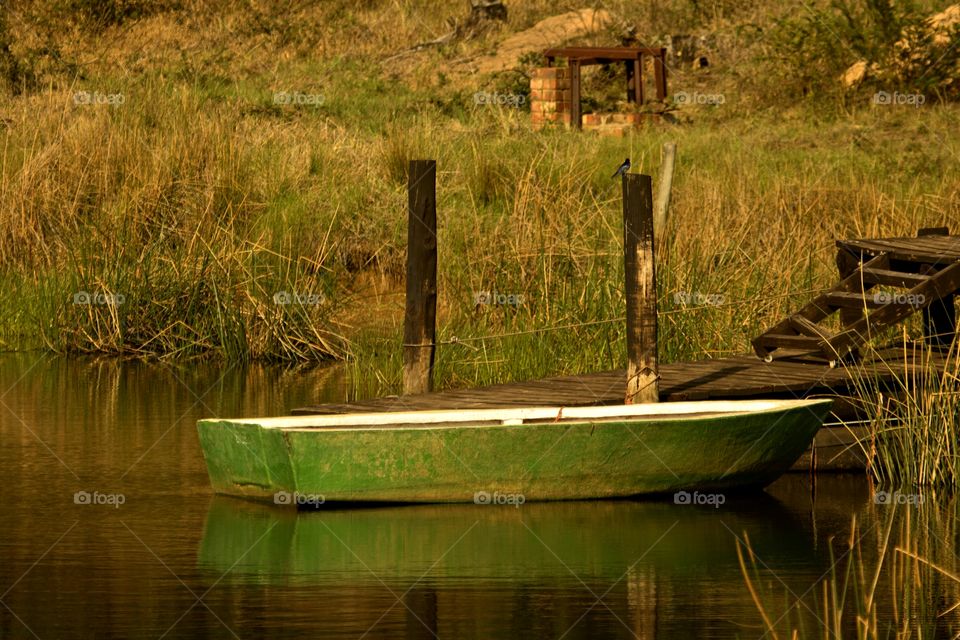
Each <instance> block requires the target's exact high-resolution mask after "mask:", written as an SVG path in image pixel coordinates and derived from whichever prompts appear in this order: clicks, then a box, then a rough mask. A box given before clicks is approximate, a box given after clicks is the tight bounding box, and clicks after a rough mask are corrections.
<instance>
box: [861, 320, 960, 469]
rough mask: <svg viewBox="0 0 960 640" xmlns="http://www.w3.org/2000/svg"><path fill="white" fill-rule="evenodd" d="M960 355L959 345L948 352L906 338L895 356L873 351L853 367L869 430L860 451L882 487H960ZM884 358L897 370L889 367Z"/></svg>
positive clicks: (871, 349) (894, 351) (895, 352)
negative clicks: (884, 377)
mask: <svg viewBox="0 0 960 640" xmlns="http://www.w3.org/2000/svg"><path fill="white" fill-rule="evenodd" d="M897 352H899V353H897ZM957 354H958V344H957V342H956V341H955V342H954V343H953V345H952V346H951V348H950V349H949V350H947V351H945V352H944V351H941V350H939V349H931V348H929V347H928V346H927V345H926V344H924V343H923V342H921V341H913V340H909V339H907V338H906V336H904V337H903V338H902V339H901V341H900V346H899V347H898V348H896V349H893V350H889V351H883V352H878V351H877V349H876V348H875V347H872V346H870V345H868V346H867V348H866V350H865V352H864V354H863V355H862V360H861V362H860V363H852V364H850V365H848V367H849V368H851V369H852V371H853V381H854V388H853V394H852V397H851V398H849V400H850V402H851V403H852V404H853V405H854V406H856V407H857V408H858V410H859V412H860V413H861V414H862V415H863V416H864V417H865V419H866V421H867V424H868V428H867V430H866V432H863V435H862V437H861V439H860V443H859V446H860V447H861V449H862V451H863V454H864V456H865V458H866V460H867V464H868V469H869V470H870V472H871V474H872V475H873V477H874V478H875V479H876V480H877V481H878V482H880V483H881V484H883V485H886V486H901V485H909V486H914V487H936V488H955V487H957V486H958V485H960V450H958V449H960V442H958V431H957V425H958V424H960V387H958V383H960V377H958V374H960V363H958V359H957ZM884 356H887V357H888V360H889V361H895V362H896V364H888V363H887V361H885V360H884ZM889 356H895V358H894V357H889ZM875 367H876V368H878V369H879V371H880V372H882V373H885V374H886V375H887V377H888V381H887V382H883V383H881V382H879V381H878V380H877V379H876V378H875V377H874V376H873V375H872V373H871V372H872V371H873V370H874V368H875Z"/></svg>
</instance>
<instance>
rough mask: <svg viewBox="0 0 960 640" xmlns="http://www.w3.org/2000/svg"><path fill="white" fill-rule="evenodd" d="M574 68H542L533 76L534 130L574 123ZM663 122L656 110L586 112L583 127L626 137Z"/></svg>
mask: <svg viewBox="0 0 960 640" xmlns="http://www.w3.org/2000/svg"><path fill="white" fill-rule="evenodd" d="M570 80H571V78H570V68H569V67H563V68H557V67H541V68H539V69H534V70H533V76H532V77H531V79H530V120H531V123H532V124H533V128H534V130H537V129H542V128H543V127H545V126H549V125H551V124H557V125H563V126H566V127H569V126H570V125H571V124H573V123H572V121H571V113H572V111H573V109H572V107H571V105H572V91H571V88H570ZM659 121H660V116H659V114H656V113H639V112H637V113H585V114H583V115H582V116H581V125H580V128H582V129H589V130H593V131H596V132H597V133H600V134H603V135H613V136H624V135H626V134H627V132H628V131H629V130H630V129H635V128H638V127H643V126H644V125H646V124H650V123H656V122H659Z"/></svg>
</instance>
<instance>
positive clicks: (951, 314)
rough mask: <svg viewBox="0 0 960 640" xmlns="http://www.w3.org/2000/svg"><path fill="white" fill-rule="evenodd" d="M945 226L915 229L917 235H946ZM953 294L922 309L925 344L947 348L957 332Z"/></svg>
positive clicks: (946, 229) (947, 233)
mask: <svg viewBox="0 0 960 640" xmlns="http://www.w3.org/2000/svg"><path fill="white" fill-rule="evenodd" d="M948 235H950V229H949V228H947V227H927V228H925V229H920V230H918V231H917V237H918V238H922V237H923V236H948ZM954 300H955V297H954V295H953V294H948V295H945V296H943V297H942V298H940V299H939V300H934V301H933V302H931V303H930V306H928V307H927V308H926V309H924V310H923V335H924V338H925V339H926V343H927V345H929V346H931V347H936V348H940V349H946V348H949V347H950V345H951V344H952V343H953V338H954V335H955V334H956V332H957V307H956V304H955V302H954Z"/></svg>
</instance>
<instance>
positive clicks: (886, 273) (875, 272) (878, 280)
mask: <svg viewBox="0 0 960 640" xmlns="http://www.w3.org/2000/svg"><path fill="white" fill-rule="evenodd" d="M862 271H863V281H864V282H865V283H870V284H882V285H886V286H888V287H906V288H908V289H912V288H913V287H915V286H917V285H918V284H923V283H924V282H926V281H927V280H929V279H930V276H923V275H920V274H917V273H904V272H903V271H891V270H889V269H869V268H864V269H863V270H862Z"/></svg>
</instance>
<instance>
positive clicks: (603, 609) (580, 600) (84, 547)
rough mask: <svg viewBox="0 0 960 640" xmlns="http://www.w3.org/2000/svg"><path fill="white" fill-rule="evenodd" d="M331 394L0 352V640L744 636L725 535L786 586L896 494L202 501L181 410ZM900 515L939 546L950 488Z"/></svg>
mask: <svg viewBox="0 0 960 640" xmlns="http://www.w3.org/2000/svg"><path fill="white" fill-rule="evenodd" d="M344 393H345V392H344V387H343V384H342V380H341V378H340V376H339V374H338V373H337V372H336V371H335V370H326V371H321V370H313V371H306V372H304V371H301V372H291V371H286V372H284V371H281V370H274V369H263V368H245V369H237V368H223V367H220V366H216V365H190V366H184V367H181V368H172V367H163V366H151V365H144V364H140V363H120V362H117V361H107V362H94V361H79V360H73V361H70V360H62V359H51V358H39V359H38V358H37V357H34V356H6V357H3V358H0V394H3V395H2V397H0V400H2V403H0V462H2V464H0V492H2V497H3V499H2V503H0V509H2V513H0V532H2V535H0V545H2V559H3V562H2V563H0V594H2V595H0V637H2V638H33V637H39V638H41V639H44V640H45V639H46V638H61V637H63V638H69V637H98V638H100V637H118V638H119V637H123V638H158V637H160V636H162V635H164V634H166V637H205V638H233V637H240V638H248V637H249V638H259V637H266V636H270V637H298V638H299V637H343V638H360V637H362V636H364V635H365V634H366V635H367V636H369V637H378V638H379V637H396V638H401V637H412V638H433V637H441V638H446V637H450V638H459V637H531V638H543V637H546V638H550V637H552V638H561V637H562V638H600V637H610V638H621V637H622V638H633V637H638V638H655V637H656V638H676V637H713V638H735V637H746V638H753V637H760V636H761V635H762V629H761V627H760V618H759V616H758V613H757V609H756V607H755V605H754V603H753V601H752V599H751V597H750V594H749V593H748V591H747V589H746V587H745V585H744V581H743V577H742V575H741V572H740V567H739V564H738V562H737V556H736V550H735V549H736V548H735V545H736V541H737V540H738V539H745V538H746V537H749V539H750V542H751V545H752V548H753V550H754V552H755V554H756V558H758V559H759V560H760V561H761V562H762V564H763V566H764V567H765V568H767V569H770V570H771V571H772V573H771V574H769V580H768V583H767V584H764V585H761V586H762V587H763V588H765V589H767V590H768V592H769V593H774V594H791V593H792V594H796V595H800V594H803V593H804V592H805V591H807V590H808V589H809V587H811V586H812V585H813V584H814V583H815V581H816V580H817V579H818V578H820V576H822V575H823V574H824V573H825V572H827V571H828V570H829V568H830V564H831V554H830V542H829V541H830V540H831V539H835V540H843V539H845V537H846V536H847V535H848V532H849V527H850V520H851V517H852V516H854V515H855V516H856V517H857V519H858V521H859V522H860V523H861V527H862V528H863V529H864V530H865V531H866V532H867V533H868V537H869V541H870V542H876V541H877V539H878V535H879V532H880V531H883V530H884V526H885V525H884V522H885V519H886V518H887V516H888V515H889V514H891V513H893V512H891V511H890V509H892V508H898V507H886V506H883V505H877V504H875V503H874V501H873V500H872V499H871V493H870V491H869V487H868V486H867V483H866V482H865V481H864V480H863V479H862V478H858V477H850V476H835V477H822V478H820V479H819V480H818V483H817V491H816V494H815V495H812V493H811V487H810V485H809V482H808V479H807V478H806V477H805V476H801V475H794V476H788V477H786V478H784V479H783V480H781V481H779V482H778V483H776V484H775V485H774V486H773V487H771V488H770V490H769V491H768V493H761V494H755V495H749V496H737V497H735V496H731V497H729V498H728V500H727V502H726V503H725V504H724V505H722V507H720V508H713V507H709V506H702V507H698V506H690V505H675V504H672V503H670V502H664V501H655V502H644V501H609V502H578V503H555V504H533V503H528V504H525V505H523V506H522V507H520V508H516V507H513V506H490V505H445V506H422V505H418V506H407V507H403V506H398V507H381V508H368V509H337V510H327V511H321V512H309V513H308V512H301V513H296V512H293V511H288V510H281V509H276V508H273V507H270V506H267V505H261V504H254V503H249V502H244V501H241V500H235V499H232V498H224V497H215V496H213V495H212V494H211V492H210V489H209V485H208V482H207V478H206V471H205V468H204V465H203V459H202V456H201V453H200V450H199V446H198V443H197V437H196V430H195V422H196V420H197V419H198V418H200V417H207V416H212V415H225V416H236V415H270V414H279V413H283V412H284V411H285V409H287V408H289V407H291V406H297V405H302V404H307V403H311V402H317V401H322V400H330V401H333V400H336V401H341V400H343V399H344ZM77 492H86V494H88V495H89V496H90V498H89V501H90V502H91V503H93V504H77V503H76V502H75V498H74V496H75V494H76V493H77ZM105 496H107V497H109V496H113V497H114V498H115V499H114V500H113V501H112V503H108V501H107V499H106V498H105ZM117 497H122V504H120V502H121V500H117V499H116V498H117ZM98 499H100V501H101V502H103V503H102V504H96V502H97V500H98ZM82 501H84V499H82V500H81V502H82ZM904 513H912V514H913V515H912V516H911V517H914V518H916V519H918V522H919V524H918V528H917V529H915V531H918V532H922V533H923V534H924V535H927V536H928V537H929V536H936V537H942V538H943V540H945V541H949V544H947V545H945V546H946V547H948V549H947V551H948V552H949V554H952V552H953V547H954V546H955V544H956V538H955V537H954V535H953V533H954V531H955V529H956V527H955V526H954V524H953V523H954V518H953V517H952V515H953V514H955V510H954V508H953V503H952V501H948V500H937V499H935V500H932V501H930V503H928V505H927V506H926V507H925V509H921V510H917V511H915V512H908V511H904ZM924 519H925V520H924ZM876 548H877V546H876V544H874V545H873V546H871V544H866V545H864V546H863V549H862V553H865V554H868V555H869V554H870V553H876ZM835 549H836V547H835ZM947 557H949V556H947ZM953 557H954V558H955V556H953ZM868 559H869V558H868ZM944 594H945V595H944V599H943V603H941V604H944V605H949V603H950V602H949V599H950V598H949V595H950V594H949V591H948V590H945V591H944ZM943 608H946V606H942V607H940V610H942V609H943Z"/></svg>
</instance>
